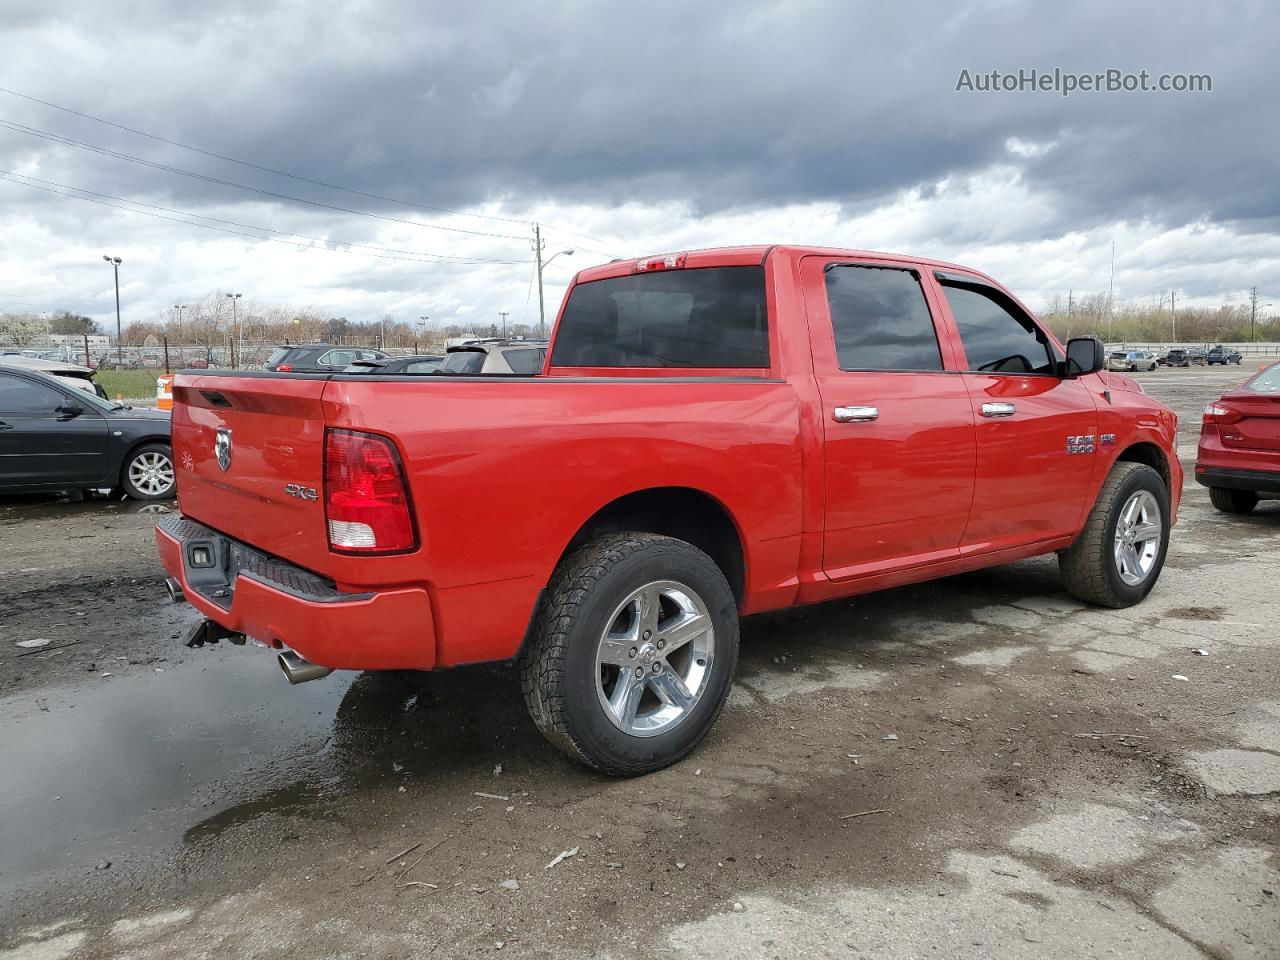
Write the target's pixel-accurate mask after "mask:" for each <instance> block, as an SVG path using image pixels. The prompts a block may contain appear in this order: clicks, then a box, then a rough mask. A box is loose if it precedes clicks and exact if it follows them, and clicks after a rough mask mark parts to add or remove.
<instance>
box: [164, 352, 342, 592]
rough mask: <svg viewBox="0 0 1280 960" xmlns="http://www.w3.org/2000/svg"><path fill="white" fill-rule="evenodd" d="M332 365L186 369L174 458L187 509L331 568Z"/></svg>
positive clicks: (271, 549) (281, 552)
mask: <svg viewBox="0 0 1280 960" xmlns="http://www.w3.org/2000/svg"><path fill="white" fill-rule="evenodd" d="M328 379H329V378H328V376H327V375H324V374H316V375H306V374H300V375H295V376H288V375H274V374H266V375H264V374H252V373H250V374H228V375H199V374H179V375H178V377H177V379H176V381H175V384H174V390H173V393H174V404H173V455H174V456H173V459H174V464H175V465H176V467H177V475H178V503H179V506H180V508H181V510H182V512H183V514H184V515H186V516H188V517H191V518H192V519H193V520H198V521H199V522H201V523H203V524H205V525H206V526H209V527H212V528H214V529H215V530H218V531H220V532H222V533H224V534H226V535H228V536H230V537H234V538H235V539H237V540H242V541H244V542H245V543H248V544H250V545H252V546H254V547H257V548H258V549H259V550H262V551H263V552H266V553H270V554H274V555H275V556H278V557H283V558H285V559H286V560H290V561H292V562H293V563H295V564H297V565H298V566H300V567H305V568H307V569H310V570H315V571H317V572H319V573H323V572H324V570H323V567H324V566H325V563H326V560H327V558H328V557H329V555H330V554H329V545H328V537H327V536H326V533H325V520H324V502H323V498H324V464H323V457H324V412H323V408H322V406H321V396H322V394H323V393H324V389H325V386H326V384H327V382H328Z"/></svg>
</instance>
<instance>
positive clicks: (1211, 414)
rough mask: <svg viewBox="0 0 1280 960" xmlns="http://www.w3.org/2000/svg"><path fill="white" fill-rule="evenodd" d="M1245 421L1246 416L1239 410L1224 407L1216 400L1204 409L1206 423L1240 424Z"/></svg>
mask: <svg viewBox="0 0 1280 960" xmlns="http://www.w3.org/2000/svg"><path fill="white" fill-rule="evenodd" d="M1243 419H1244V414H1243V413H1241V412H1240V411H1239V410H1234V409H1232V408H1231V407H1227V406H1224V405H1223V404H1221V403H1219V402H1218V401H1216V400H1215V401H1214V402H1213V403H1211V404H1209V405H1208V406H1207V407H1205V408H1204V422H1205V423H1222V424H1226V423H1239V422H1240V421H1241V420H1243Z"/></svg>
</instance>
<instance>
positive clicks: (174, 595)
mask: <svg viewBox="0 0 1280 960" xmlns="http://www.w3.org/2000/svg"><path fill="white" fill-rule="evenodd" d="M164 589H165V591H166V592H167V593H168V594H169V602H170V603H181V602H182V601H183V600H185V599H187V598H186V595H185V594H184V593H183V592H182V584H180V583H179V582H178V581H177V580H175V579H173V577H165V578H164Z"/></svg>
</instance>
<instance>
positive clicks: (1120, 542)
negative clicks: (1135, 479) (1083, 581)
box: [1115, 490, 1164, 587]
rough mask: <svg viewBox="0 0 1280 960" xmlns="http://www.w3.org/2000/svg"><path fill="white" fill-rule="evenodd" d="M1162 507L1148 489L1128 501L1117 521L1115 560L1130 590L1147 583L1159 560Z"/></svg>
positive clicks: (1121, 577)
mask: <svg viewBox="0 0 1280 960" xmlns="http://www.w3.org/2000/svg"><path fill="white" fill-rule="evenodd" d="M1163 530H1164V526H1163V521H1162V520H1161V518H1160V504H1159V503H1158V502H1157V501H1156V498H1155V496H1154V495H1153V494H1152V493H1151V492H1150V491H1149V490H1139V491H1138V492H1137V493H1135V494H1134V495H1133V496H1131V497H1130V498H1129V499H1128V500H1127V501H1125V505H1124V507H1123V509H1121V511H1120V519H1119V520H1117V521H1116V543H1115V559H1116V571H1117V572H1118V573H1119V574H1120V579H1121V580H1123V581H1124V582H1125V583H1127V584H1128V585H1129V586H1131V587H1136V586H1137V585H1138V584H1140V583H1142V581H1144V580H1146V579H1147V577H1148V575H1150V573H1151V571H1152V569H1153V568H1154V567H1155V565H1156V560H1158V559H1159V557H1160V540H1161V536H1160V535H1161V533H1162V532H1163Z"/></svg>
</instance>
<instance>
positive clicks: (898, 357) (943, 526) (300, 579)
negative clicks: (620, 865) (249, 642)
mask: <svg viewBox="0 0 1280 960" xmlns="http://www.w3.org/2000/svg"><path fill="white" fill-rule="evenodd" d="M1104 360H1105V353H1104V351H1103V347H1102V344H1101V343H1100V342H1099V341H1098V340H1096V339H1094V338H1080V339H1076V340H1072V341H1070V342H1069V343H1068V344H1067V345H1066V348H1065V349H1064V348H1063V347H1062V346H1061V345H1060V344H1059V343H1058V342H1057V341H1056V340H1055V339H1054V338H1053V336H1052V335H1051V334H1050V333H1049V331H1048V330H1047V329H1045V328H1044V327H1043V326H1042V325H1041V324H1040V323H1039V322H1038V321H1037V320H1036V319H1035V317H1034V316H1033V315H1032V314H1031V312H1030V311H1028V310H1027V309H1026V307H1025V306H1023V305H1022V304H1021V303H1020V302H1019V301H1018V300H1017V298H1016V297H1014V296H1013V295H1012V294H1011V293H1009V292H1008V291H1007V290H1006V289H1004V288H1003V287H1001V286H1000V285H999V284H997V283H996V282H995V281H993V280H992V279H990V278H989V277H987V276H985V275H983V274H981V273H978V272H977V271H975V270H970V269H967V268H965V267H959V266H954V265H952V264H945V263H938V262H936V261H931V260H921V259H918V258H914V257H904V256H894V255H886V254H877V253H865V252H860V251H850V250H830V249H821V248H808V247H787V246H776V247H740V248H733V249H722V250H708V251H699V252H690V253H679V254H672V255H668V256H662V257H654V258H647V259H642V260H627V261H617V262H614V263H609V264H606V265H603V266H598V267H593V268H591V269H588V270H584V271H583V272H582V273H580V274H578V276H577V277H576V278H575V280H574V282H573V284H572V286H571V287H570V289H569V290H568V292H567V294H566V299H565V302H564V305H563V306H562V307H561V312H560V317H559V320H558V322H557V325H556V328H555V331H554V336H553V338H552V340H551V342H550V344H549V346H548V349H547V358H546V361H545V365H544V367H543V369H542V370H541V371H540V372H539V373H538V374H537V375H514V374H504V375H497V374H489V375H485V374H468V373H465V372H458V373H453V372H448V371H446V372H443V373H442V374H440V375H435V376H430V377H421V376H402V375H396V374H394V373H393V374H387V375H382V374H379V373H377V372H376V371H375V372H362V373H359V374H343V373H321V372H316V373H285V374H281V373H270V372H264V371H257V372H233V371H219V372H214V371H210V372H209V373H207V374H203V373H202V374H194V373H187V374H180V375H179V376H178V377H177V381H176V386H175V389H174V411H173V443H174V461H175V463H176V464H178V489H179V497H180V503H181V508H182V515H181V516H174V517H172V518H168V519H166V520H165V521H164V522H162V523H161V524H160V526H159V527H158V528H157V532H156V541H157V545H158V547H159V551H160V556H161V558H162V560H163V563H164V566H165V568H166V569H167V570H168V572H169V575H170V580H169V588H170V590H171V592H172V593H173V595H174V596H175V598H180V597H182V596H184V595H185V598H186V599H187V600H188V601H189V602H190V603H191V604H193V605H194V606H195V607H197V608H198V609H199V610H200V611H202V612H203V613H204V614H205V615H206V617H208V618H209V619H208V620H207V621H205V622H204V623H202V624H201V625H200V626H199V627H198V628H197V630H196V631H195V633H194V635H193V636H192V637H191V638H190V639H189V642H191V643H193V644H199V643H201V642H203V641H205V640H210V639H217V638H220V637H230V638H231V639H233V640H238V641H243V639H244V637H245V636H246V635H247V636H251V637H254V638H257V639H258V640H260V641H262V642H264V643H266V644H268V645H269V646H272V647H275V648H276V649H277V650H278V651H279V659H280V662H281V666H282V667H283V669H284V671H285V673H286V675H288V676H289V677H290V678H291V679H293V680H295V681H297V680H302V679H313V678H315V677H318V676H323V675H324V674H326V673H328V672H330V671H331V670H332V669H348V670H391V669H409V670H431V669H437V668H442V667H452V666H455V665H458V664H465V663H476V662H481V661H514V662H516V663H518V665H519V667H520V669H521V671H522V679H523V687H524V693H525V699H526V701H527V704H528V706H529V710H530V712H531V714H532V716H533V719H534V721H535V722H536V724H537V726H538V727H539V728H540V729H541V730H542V731H543V733H545V734H546V736H547V737H548V739H550V740H551V741H552V742H553V743H554V744H555V745H556V746H558V747H560V748H561V749H562V750H564V751H565V752H566V753H568V754H569V755H571V756H573V757H576V758H578V759H580V760H583V761H585V762H586V763H588V764H590V765H592V766H594V767H596V768H597V769H600V770H603V771H606V772H608V773H612V774H637V773H643V772H646V771H649V770H654V769H657V768H659V767H662V766H664V765H666V764H669V763H671V762H673V761H675V760H677V759H678V758H680V757H681V756H683V755H684V754H685V753H687V752H688V751H689V750H691V749H693V747H694V746H695V744H697V742H698V741H699V740H700V739H701V738H702V736H703V735H704V734H705V733H706V731H707V729H708V728H709V727H710V725H711V724H712V723H713V722H714V720H715V718H716V717H717V716H718V715H719V713H720V710H721V708H722V707H723V706H724V703H725V698H726V697H727V695H728V691H729V686H730V683H731V681H732V678H733V671H734V665H735V662H736V660H737V654H738V618H739V616H742V615H747V614H753V613H759V612H761V611H766V610H776V609H779V608H783V607H789V606H793V605H796V604H804V603H815V602H818V601H823V600H830V599H833V598H838V597H848V596H851V595H853V594H859V593H864V592H867V591H871V590H878V589H881V588H884V587H892V586H897V585H900V584H907V583H915V582H918V581H922V580H929V579H932V578H935V577H943V576H947V575H950V574H955V573H960V572H963V571H967V570H974V569H977V568H980V567H989V566H993V565H996V564H1005V563H1009V562H1011V561H1013V560H1018V559H1021V558H1024V557H1031V556H1035V555H1038V554H1049V553H1054V552H1057V553H1058V555H1059V558H1060V560H1059V565H1060V568H1061V571H1062V575H1063V582H1064V584H1065V585H1066V587H1067V589H1069V590H1070V591H1071V592H1072V593H1074V594H1075V595H1076V596H1078V597H1081V598H1083V599H1085V600H1087V601H1089V602H1091V603H1096V604H1101V605H1104V606H1110V607H1124V606H1128V605H1130V604H1134V603H1137V602H1139V601H1140V600H1141V599H1142V598H1143V597H1144V596H1146V594H1147V592H1148V591H1149V590H1151V588H1152V586H1153V585H1154V584H1155V582H1156V579H1157V578H1158V576H1159V574H1160V570H1161V567H1162V564H1163V563H1164V558H1165V553H1166V548H1167V545H1168V540H1169V530H1170V527H1171V525H1172V524H1173V522H1174V519H1175V516H1176V512H1177V507H1178V499H1179V495H1180V491H1181V489H1182V470H1181V467H1180V466H1179V463H1178V458H1177V456H1176V454H1175V453H1174V440H1175V437H1176V435H1177V418H1176V417H1175V416H1174V414H1173V412H1172V411H1171V410H1169V409H1168V408H1167V407H1165V406H1164V405H1162V404H1160V403H1158V402H1157V401H1155V400H1153V399H1152V398H1151V397H1149V396H1147V395H1145V394H1144V393H1143V392H1142V388H1141V387H1140V386H1139V385H1138V384H1137V383H1136V382H1135V381H1134V380H1132V379H1131V378H1129V377H1126V376H1123V375H1120V374H1112V373H1108V372H1107V371H1105V370H1103V369H1102V368H1103V364H1104ZM781 639H782V642H785V638H781Z"/></svg>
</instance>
